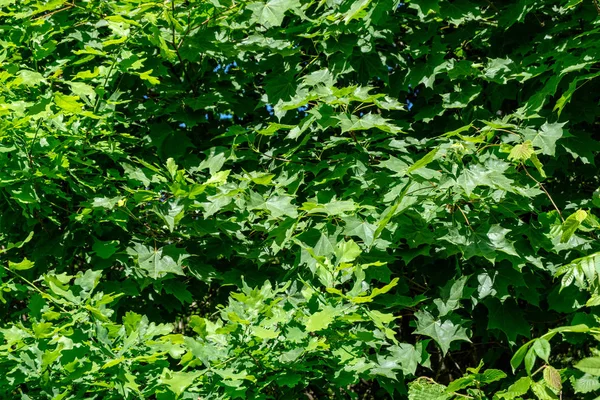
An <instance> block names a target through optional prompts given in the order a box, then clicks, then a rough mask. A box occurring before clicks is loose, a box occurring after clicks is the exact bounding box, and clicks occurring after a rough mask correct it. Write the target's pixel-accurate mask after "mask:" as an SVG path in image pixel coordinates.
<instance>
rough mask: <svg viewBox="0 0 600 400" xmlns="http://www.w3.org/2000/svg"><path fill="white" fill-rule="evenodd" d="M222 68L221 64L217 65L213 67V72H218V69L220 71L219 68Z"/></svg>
mask: <svg viewBox="0 0 600 400" xmlns="http://www.w3.org/2000/svg"><path fill="white" fill-rule="evenodd" d="M220 69H221V64H219V65H217V66H216V67H215V69H213V72H217V71H218V70H220Z"/></svg>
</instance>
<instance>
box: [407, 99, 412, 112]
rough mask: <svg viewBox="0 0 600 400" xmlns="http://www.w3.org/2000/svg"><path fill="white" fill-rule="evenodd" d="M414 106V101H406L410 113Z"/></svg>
mask: <svg viewBox="0 0 600 400" xmlns="http://www.w3.org/2000/svg"><path fill="white" fill-rule="evenodd" d="M413 106H414V104H413V103H412V101H410V100H408V99H407V100H406V109H407V110H408V111H410V110H412V108H413Z"/></svg>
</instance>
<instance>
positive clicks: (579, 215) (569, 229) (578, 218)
mask: <svg viewBox="0 0 600 400" xmlns="http://www.w3.org/2000/svg"><path fill="white" fill-rule="evenodd" d="M587 217H588V213H587V212H585V211H584V210H577V211H575V212H574V213H573V214H571V215H569V216H568V217H567V219H565V222H563V223H562V226H561V229H562V235H561V236H560V242H561V243H567V242H568V241H569V239H571V237H572V236H573V235H574V234H575V231H576V230H577V229H578V228H579V227H580V226H581V223H582V222H583V221H585V219H586V218H587Z"/></svg>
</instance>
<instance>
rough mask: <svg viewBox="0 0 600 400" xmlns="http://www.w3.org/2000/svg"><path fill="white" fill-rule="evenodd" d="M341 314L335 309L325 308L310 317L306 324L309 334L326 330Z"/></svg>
mask: <svg viewBox="0 0 600 400" xmlns="http://www.w3.org/2000/svg"><path fill="white" fill-rule="evenodd" d="M338 314H339V311H338V310H336V309H335V308H333V307H330V306H325V307H324V308H323V310H322V311H318V312H316V313H314V314H312V315H311V316H310V317H308V318H307V319H306V321H305V323H304V327H305V328H306V331H307V332H316V331H320V330H323V329H326V328H327V327H328V326H329V325H330V324H331V323H332V322H333V321H334V319H335V317H336V316H337V315H338Z"/></svg>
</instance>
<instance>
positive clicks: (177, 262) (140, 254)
mask: <svg viewBox="0 0 600 400" xmlns="http://www.w3.org/2000/svg"><path fill="white" fill-rule="evenodd" d="M127 253H128V254H130V255H132V256H134V257H136V259H137V264H138V265H139V267H140V268H141V270H142V271H143V273H144V274H146V275H147V276H149V277H151V278H152V279H159V278H162V277H163V276H165V275H166V274H169V273H171V274H176V275H183V269H182V262H183V260H185V259H186V258H188V257H189V254H187V253H186V252H185V251H184V250H182V249H178V248H176V247H175V246H165V247H162V248H154V247H150V246H146V245H143V244H141V243H135V244H134V246H133V247H130V248H128V249H127Z"/></svg>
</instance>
